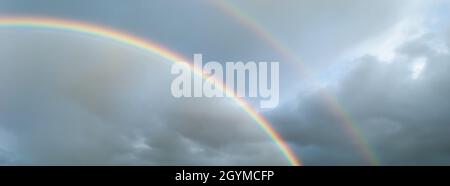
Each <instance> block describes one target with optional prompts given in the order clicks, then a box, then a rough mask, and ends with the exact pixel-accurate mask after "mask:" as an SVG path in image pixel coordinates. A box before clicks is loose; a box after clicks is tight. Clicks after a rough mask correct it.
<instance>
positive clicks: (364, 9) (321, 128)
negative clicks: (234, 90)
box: [0, 0, 450, 165]
mask: <svg viewBox="0 0 450 186" xmlns="http://www.w3.org/2000/svg"><path fill="white" fill-rule="evenodd" d="M229 6H232V7H233V9H234V11H235V12H241V16H245V17H247V18H249V20H251V21H252V23H253V24H254V25H257V27H258V29H262V30H264V32H266V33H268V34H270V37H271V39H272V40H276V41H277V42H279V43H280V45H282V46H283V47H284V48H286V50H288V51H289V52H290V55H292V56H295V58H297V59H301V63H302V64H301V65H300V64H299V63H300V61H297V60H292V59H289V58H286V57H285V56H284V55H283V54H281V53H280V52H279V51H277V50H276V47H274V46H273V45H271V44H270V43H268V42H266V39H265V38H262V37H260V36H259V35H258V34H256V33H255V32H254V28H252V27H251V26H248V24H243V22H242V20H237V18H239V16H236V15H230V13H229V12H227V11H224V9H221V8H219V7H220V6H217V4H216V3H214V2H212V1H207V0H190V1H180V0H152V1H146V0H133V1H115V0H97V1H88V0H86V1H85V0H80V1H65V0H62V1H52V0H37V1H32V2H31V1H22V0H0V16H21V15H23V16H25V15H26V16H45V17H56V18H60V19H71V20H78V21H82V22H89V23H92V24H99V25H105V26H108V27H110V28H115V29H118V30H122V31H126V32H128V33H131V34H133V35H136V36H138V37H141V38H147V39H151V40H152V41H155V42H157V43H160V44H161V45H163V46H165V47H166V48H169V49H170V50H172V51H175V52H177V53H180V54H182V55H184V56H187V57H191V56H192V55H193V54H194V53H202V54H203V57H204V60H205V61H211V60H214V61H219V62H226V61H237V60H239V61H260V60H261V61H279V62H280V68H281V79H280V91H281V92H280V93H281V97H280V105H279V106H278V107H277V108H275V109H265V110H263V111H261V112H262V113H261V114H263V115H264V116H266V117H267V118H268V120H269V121H270V122H271V123H272V124H273V126H274V128H275V129H277V131H279V132H280V134H281V135H282V137H284V138H285V139H286V141H287V142H288V144H289V145H290V146H291V148H292V149H293V150H294V151H295V153H296V154H297V155H298V157H299V158H300V159H301V160H302V162H303V163H304V164H305V165H367V164H371V163H374V162H369V161H368V158H367V157H366V154H365V153H369V154H372V155H373V159H376V161H377V162H378V163H379V164H381V165H434V164H445V165H448V164H450V148H449V147H450V138H449V136H448V135H447V134H448V133H449V132H450V116H449V114H448V110H450V101H449V99H448V97H447V95H448V94H450V82H449V80H450V75H449V74H450V73H449V70H450V66H449V65H450V64H449V62H450V54H449V51H448V50H449V49H448V45H449V44H450V30H449V26H450V25H449V18H450V15H449V14H450V13H449V12H450V2H449V1H446V0H380V1H368V0H367V1H365V0H364V1H361V0H337V1H331V0H314V1H313V0H284V1H275V0H248V1H230V2H229ZM244 23H245V21H244ZM0 41H1V42H0V66H1V68H0V163H1V164H52V165H61V164H69V165H78V164H100V165H105V164H131V165H287V164H288V162H287V161H286V160H285V158H284V157H283V156H282V155H281V153H280V152H279V149H277V148H276V146H275V145H274V144H273V142H272V141H271V140H270V139H269V138H268V137H267V135H266V134H265V133H263V132H262V130H261V129H260V128H258V127H257V126H256V124H255V122H254V121H253V120H252V119H251V118H250V117H249V116H248V115H247V114H246V113H244V112H243V111H242V110H241V109H240V108H238V107H237V105H236V104H235V103H233V102H231V101H230V100H228V99H221V98H212V99H211V98H197V99H175V98H173V97H172V96H171V94H170V83H171V81H172V79H173V78H174V77H173V76H172V75H171V74H170V65H171V62H168V61H165V59H161V58H159V57H157V56H155V55H153V54H149V53H143V52H142V51H140V50H137V49H135V48H132V47H129V46H124V45H121V44H118V43H115V42H113V41H108V40H101V39H100V40H99V39H98V38H94V37H92V36H86V35H82V34H77V33H72V32H62V31H55V30H48V29H47V30H46V29H23V28H11V27H0ZM300 68H304V69H307V71H309V72H311V73H310V75H306V74H304V72H305V71H304V69H300ZM323 92H325V93H326V96H324V94H323ZM330 98H331V99H332V100H333V101H334V102H335V105H334V106H333V105H330ZM337 110H338V111H337ZM336 113H341V114H336ZM342 113H346V115H347V119H346V120H343V119H342ZM349 126H352V127H353V128H352V129H349ZM349 131H350V132H349ZM351 131H358V134H357V135H349V133H351ZM362 141H365V142H364V143H366V144H364V143H362Z"/></svg>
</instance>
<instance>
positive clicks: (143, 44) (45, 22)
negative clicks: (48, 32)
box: [0, 17, 302, 166]
mask: <svg viewBox="0 0 450 186" xmlns="http://www.w3.org/2000/svg"><path fill="white" fill-rule="evenodd" d="M0 27H26V28H30V27H31V28H45V29H56V30H63V31H71V32H77V33H83V34H88V35H92V36H96V37H102V38H106V39H111V40H114V41H116V42H119V43H122V44H125V45H129V46H133V47H135V48H139V49H142V50H144V51H147V52H150V53H153V54H156V55H158V56H161V57H163V58H165V59H168V60H170V61H172V62H175V63H182V64H185V65H188V66H190V67H191V69H192V70H193V71H194V73H195V74H197V75H202V74H203V71H202V70H201V69H196V68H194V66H193V65H192V64H190V63H188V61H189V60H186V58H183V57H181V55H178V54H176V53H174V52H172V51H170V50H168V49H167V48H165V47H163V46H161V45H159V44H157V43H155V42H151V41H148V40H144V39H141V38H138V37H136V36H133V35H131V34H127V33H124V32H120V31H116V30H113V29H111V28H107V27H103V26H98V25H93V24H88V23H83V22H78V21H72V20H62V19H55V18H44V17H0ZM202 77H205V76H202ZM206 80H207V81H211V82H212V81H214V79H212V78H207V79H206ZM215 82H216V83H218V82H219V83H222V82H220V81H215ZM218 87H222V91H223V92H224V93H226V94H229V95H234V94H231V93H232V92H233V91H231V90H230V89H227V88H226V87H225V86H223V83H222V86H220V84H219V86H218ZM232 99H233V100H234V101H235V102H236V103H237V104H238V105H239V106H240V107H241V108H242V109H243V110H244V111H245V112H246V113H247V114H248V115H249V116H250V117H251V118H252V119H253V120H254V121H255V122H256V123H257V125H258V126H259V127H260V128H261V129H262V130H263V131H264V132H265V133H266V134H267V135H268V136H269V137H270V138H271V140H272V141H273V142H274V143H275V145H276V146H277V147H278V148H279V149H280V151H281V153H282V154H283V155H284V156H285V157H286V159H287V161H289V163H290V164H291V165H294V166H299V165H302V163H301V161H300V160H299V158H297V156H296V155H295V153H294V152H293V151H292V149H291V148H290V147H289V146H288V145H287V144H286V142H285V141H284V140H283V138H282V137H281V135H280V134H279V133H277V131H276V130H275V129H274V128H273V127H272V126H271V124H270V123H269V122H268V121H267V119H266V118H265V117H264V116H263V115H261V114H259V113H258V112H257V111H256V110H255V109H254V108H252V107H251V106H250V104H249V103H248V102H247V101H245V100H244V99H241V98H238V97H232Z"/></svg>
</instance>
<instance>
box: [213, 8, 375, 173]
mask: <svg viewBox="0 0 450 186" xmlns="http://www.w3.org/2000/svg"><path fill="white" fill-rule="evenodd" d="M210 2H211V3H212V5H213V6H215V7H217V8H219V9H220V10H221V11H222V12H224V13H225V14H227V15H229V16H230V17H232V18H233V19H234V20H236V21H237V22H238V23H239V24H240V25H242V26H244V27H245V28H246V29H248V30H250V31H251V32H252V33H255V34H256V35H257V36H258V37H259V38H261V40H263V41H265V42H266V43H267V44H268V45H269V46H270V47H272V48H273V49H274V50H275V51H277V52H278V53H279V54H280V55H282V57H283V58H284V59H285V60H287V61H289V62H295V63H296V64H297V65H299V70H300V71H301V72H302V74H303V75H304V77H305V78H307V79H309V80H313V79H312V78H311V77H312V73H311V72H310V71H309V70H308V69H306V67H305V65H304V64H303V62H302V60H300V59H298V57H297V56H296V55H294V54H295V53H294V52H293V51H291V50H290V49H289V48H288V47H286V46H285V45H283V44H282V42H281V41H280V40H277V39H276V37H275V36H274V35H273V34H271V33H270V32H269V31H268V30H267V29H265V28H264V27H263V26H262V25H261V24H259V23H258V22H257V21H256V20H255V19H253V18H251V17H250V16H248V15H247V14H246V13H245V12H244V11H242V10H241V9H239V7H237V6H236V5H234V4H232V2H230V1H227V0H214V1H210ZM319 91H320V92H319V94H320V96H321V97H322V98H323V100H325V101H326V103H327V104H328V107H329V109H330V111H331V112H333V114H334V115H335V116H336V118H337V119H339V120H340V123H341V125H342V128H344V129H345V131H346V133H347V134H348V135H349V136H350V137H351V138H352V140H353V141H355V142H356V143H355V144H356V146H357V148H358V150H359V151H360V152H361V154H362V156H363V158H364V159H365V160H366V161H367V162H368V163H369V164H370V165H379V160H378V158H377V157H376V156H375V153H374V151H373V150H372V149H371V147H370V146H369V144H368V143H367V140H366V139H365V138H364V137H363V136H362V135H361V132H360V131H359V130H358V128H357V126H356V125H355V123H354V122H353V121H352V120H351V117H350V115H349V114H348V113H347V112H346V111H345V109H344V108H343V107H342V106H340V104H339V102H338V101H337V99H336V98H334V97H333V96H332V95H330V94H329V93H327V92H325V91H323V90H319Z"/></svg>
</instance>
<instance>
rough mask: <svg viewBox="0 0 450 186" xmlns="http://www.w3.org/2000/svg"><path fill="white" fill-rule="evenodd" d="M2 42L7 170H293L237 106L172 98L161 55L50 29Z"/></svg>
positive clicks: (8, 34)
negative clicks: (237, 166) (99, 167)
mask: <svg viewBox="0 0 450 186" xmlns="http://www.w3.org/2000/svg"><path fill="white" fill-rule="evenodd" d="M0 39H1V40H2V41H5V42H2V44H1V45H0V48H1V49H2V50H1V51H2V52H4V54H3V55H1V57H0V58H1V60H0V61H1V65H2V68H1V70H0V73H1V75H0V76H1V78H0V79H1V80H0V88H1V90H2V91H1V92H0V103H1V104H0V105H1V106H0V111H1V112H0V113H1V114H0V128H1V133H0V134H2V135H1V139H2V143H0V161H1V162H2V163H8V164H56V165H61V164H62V165H66V164H69V165H79V164H96V165H103V164H149V165H202V164H207V165H232V164H240V165H242V164H247V165H257V164H263V165H279V164H281V165H283V164H284V165H286V164H287V161H286V160H285V159H284V158H283V156H282V155H281V153H280V152H279V150H278V149H277V148H276V147H275V145H274V144H273V143H272V142H271V141H269V139H268V137H267V136H266V135H265V134H264V133H262V130H260V129H259V128H258V127H257V126H256V124H255V122H254V121H253V120H251V118H250V117H249V116H248V115H246V114H245V113H244V112H242V110H241V109H240V108H239V107H237V106H236V105H235V104H234V103H233V102H231V100H229V99H225V98H223V99H203V98H198V99H175V98H173V97H172V96H171V93H170V83H171V79H172V78H174V77H172V75H171V74H170V64H171V62H167V61H165V60H164V59H160V58H158V57H157V56H156V55H151V54H149V53H143V52H141V51H139V50H137V49H132V48H128V47H126V46H121V45H117V43H114V42H111V41H106V40H101V39H100V40H99V39H93V38H89V37H86V36H83V35H77V34H70V33H61V32H55V31H51V30H39V29H38V30H20V29H9V30H8V29H6V30H2V31H1V32H0ZM55 51H57V52H56V53H55ZM3 140H4V141H3Z"/></svg>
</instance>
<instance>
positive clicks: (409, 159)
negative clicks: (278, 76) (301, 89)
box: [271, 31, 450, 165]
mask: <svg viewBox="0 0 450 186" xmlns="http://www.w3.org/2000/svg"><path fill="white" fill-rule="evenodd" d="M448 33H449V32H448V31H445V32H440V33H435V34H425V35H424V36H422V37H420V38H418V39H414V40H412V41H409V42H406V43H404V44H403V45H401V46H400V47H399V48H398V49H397V50H396V53H397V55H398V56H400V57H398V58H396V59H395V60H394V61H392V62H390V63H386V62H382V61H379V60H378V59H377V58H376V57H374V56H365V57H362V58H360V59H358V62H357V65H356V66H355V67H354V68H353V70H351V71H350V72H349V73H348V74H347V75H346V76H345V77H344V78H343V79H342V81H340V82H339V83H338V85H337V86H329V87H325V88H323V89H321V90H318V91H316V92H313V93H311V94H309V95H307V96H300V97H299V98H298V99H296V102H297V105H295V106H292V109H288V108H287V106H286V108H284V109H280V111H279V112H278V114H273V115H272V117H271V118H273V120H274V122H276V123H280V124H279V128H280V130H281V131H283V134H284V135H285V136H287V139H288V140H289V141H291V142H292V143H294V144H295V146H296V147H297V149H298V151H299V154H300V155H302V157H304V160H305V162H307V163H310V164H342V163H344V164H364V163H367V162H364V159H362V157H361V156H362V155H361V154H360V153H359V152H358V149H357V148H358V147H357V146H355V144H354V143H353V142H354V141H355V140H357V139H354V138H350V137H348V134H347V133H346V132H345V130H346V129H345V127H343V126H342V120H339V119H338V117H337V116H336V113H335V112H334V111H333V109H332V108H330V105H329V103H328V102H325V101H324V99H323V95H322V94H321V93H320V92H321V91H325V92H328V94H329V95H330V96H333V97H335V99H336V100H337V102H338V103H339V106H340V107H341V109H344V110H345V111H346V112H348V113H349V115H350V116H351V119H352V121H353V123H354V125H355V126H356V127H357V128H358V129H360V131H361V135H362V136H363V137H364V138H366V140H367V141H368V142H369V144H370V146H371V147H370V148H371V149H372V151H373V152H374V153H375V154H376V156H377V157H378V158H379V159H380V161H381V163H382V164H388V165H434V164H436V165H438V164H441V165H442V164H450V149H449V148H448V147H449V146H450V144H449V139H448V135H446V133H447V132H448V131H449V129H450V128H449V127H450V125H448V124H449V123H450V117H449V116H448V114H446V113H447V111H448V110H449V109H450V102H449V101H448V99H447V95H448V93H450V92H449V91H450V86H449V85H450V84H449V83H450V82H449V80H450V77H449V69H450V66H449V65H450V64H449V63H448V62H449V61H450V55H449V53H448V52H442V51H440V50H437V49H436V48H435V47H434V46H435V43H433V42H430V41H436V40H435V39H436V38H439V39H438V40H437V41H440V42H444V44H445V45H446V46H448V44H449V43H450V41H449V40H448ZM420 61H421V62H425V65H424V68H423V69H422V71H420V73H418V75H417V76H414V75H413V74H414V70H413V69H414V65H415V64H416V63H418V62H420ZM286 110H291V111H289V112H286ZM337 159H338V160H337Z"/></svg>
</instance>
